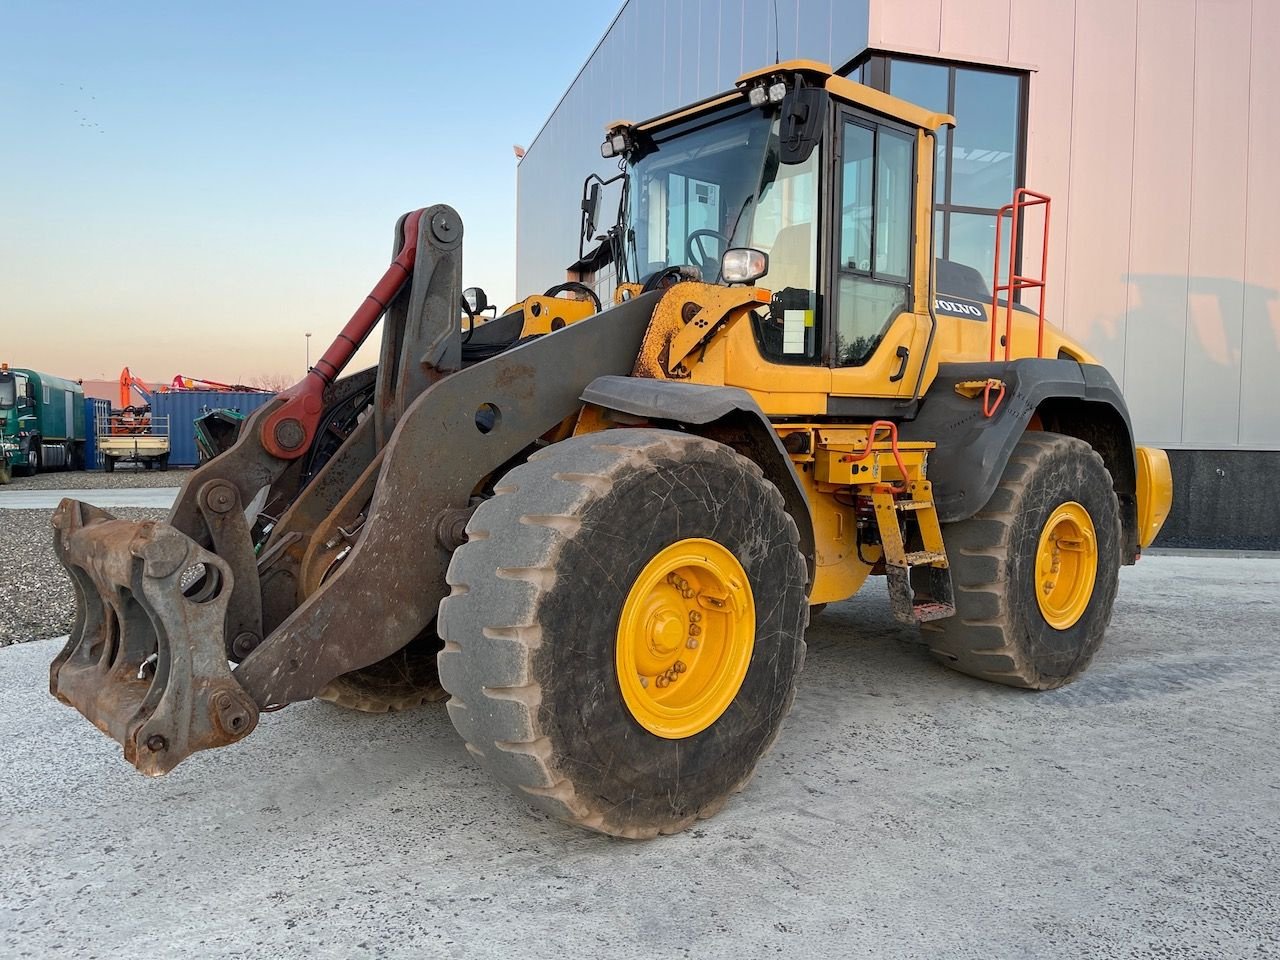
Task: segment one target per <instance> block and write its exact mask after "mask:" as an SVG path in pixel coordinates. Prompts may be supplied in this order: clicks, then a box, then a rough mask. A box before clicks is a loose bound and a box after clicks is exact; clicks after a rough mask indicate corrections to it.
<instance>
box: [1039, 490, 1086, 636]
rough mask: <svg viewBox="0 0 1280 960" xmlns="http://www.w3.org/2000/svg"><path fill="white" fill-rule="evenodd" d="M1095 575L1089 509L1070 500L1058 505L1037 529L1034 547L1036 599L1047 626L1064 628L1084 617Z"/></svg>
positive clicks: (1057, 628) (1058, 628)
mask: <svg viewBox="0 0 1280 960" xmlns="http://www.w3.org/2000/svg"><path fill="white" fill-rule="evenodd" d="M1097 577H1098V538H1097V536H1096V535H1095V534H1094V530H1093V520H1092V519H1090V517H1089V511H1088V510H1086V509H1085V508H1084V507H1082V506H1081V505H1080V504H1078V503H1076V502H1075V501H1074V500H1071V501H1068V502H1067V503H1064V504H1061V505H1060V506H1058V508H1057V509H1055V510H1054V511H1053V513H1051V514H1049V519H1048V520H1047V521H1045V525H1044V529H1043V530H1041V531H1040V545H1039V547H1038V549H1037V550H1036V600H1037V601H1039V603H1040V613H1041V614H1042V615H1043V616H1044V619H1045V621H1046V622H1047V623H1048V624H1049V626H1051V627H1053V628H1054V629H1056V630H1066V629H1067V628H1068V627H1071V626H1073V625H1074V624H1075V623H1076V621H1077V620H1079V619H1080V618H1081V617H1082V616H1084V612H1085V610H1086V609H1087V608H1088V606H1089V599H1090V598H1091V597H1092V596H1093V584H1094V581H1095V580H1096V579H1097Z"/></svg>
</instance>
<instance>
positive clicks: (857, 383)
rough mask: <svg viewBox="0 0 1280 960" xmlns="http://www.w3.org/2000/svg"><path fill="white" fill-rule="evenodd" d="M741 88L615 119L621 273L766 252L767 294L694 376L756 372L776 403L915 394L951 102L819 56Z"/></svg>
mask: <svg viewBox="0 0 1280 960" xmlns="http://www.w3.org/2000/svg"><path fill="white" fill-rule="evenodd" d="M739 88H740V89H739V92H738V93H736V94H730V95H728V96H726V97H723V98H719V99H718V100H715V101H712V102H711V103H709V104H706V105H703V106H702V107H701V108H698V109H695V110H690V111H684V112H682V113H677V114H673V115H671V116H669V117H667V118H659V119H658V120H655V121H652V122H651V123H648V124H641V125H638V126H627V125H616V126H615V127H614V128H612V130H611V132H610V137H609V138H608V139H606V142H605V152H606V153H607V152H608V151H609V149H610V146H611V141H613V140H614V139H618V140H619V142H621V143H624V144H625V149H624V151H623V153H624V161H625V170H626V173H627V183H626V187H625V190H624V197H623V202H622V207H621V212H622V217H621V223H620V226H621V228H622V229H621V230H619V231H618V232H619V234H620V235H621V236H622V237H623V243H622V244H621V249H622V251H623V258H622V262H620V263H619V264H618V265H617V269H618V274H619V276H620V277H622V278H624V279H634V280H635V281H637V282H638V283H640V284H643V283H646V282H648V283H652V282H653V280H654V279H655V278H661V277H662V275H663V272H664V271H674V270H676V269H678V268H687V267H693V268H695V270H696V274H697V275H698V276H700V277H701V279H702V280H703V282H707V283H721V284H732V283H734V282H735V281H737V280H738V279H739V278H738V277H736V276H735V275H734V274H733V273H732V272H729V273H728V274H726V272H725V271H724V270H723V269H722V266H721V264H722V260H723V257H724V254H725V253H726V252H727V251H728V250H731V249H741V248H749V249H753V250H757V251H760V252H761V253H763V254H765V255H766V256H767V270H766V271H765V273H764V274H763V275H762V276H760V277H758V278H755V279H752V280H751V282H752V283H753V284H755V285H756V286H758V287H760V288H762V289H764V290H768V291H769V292H770V294H771V298H770V303H769V306H768V308H767V309H754V310H753V311H752V315H751V321H750V323H749V324H738V325H736V328H735V329H733V330H730V331H729V332H728V335H727V336H726V337H725V338H724V339H723V342H717V343H716V344H713V345H711V347H710V348H709V349H708V351H707V352H706V353H705V354H704V355H703V356H702V357H701V361H700V362H699V364H698V365H697V367H696V368H694V369H693V371H692V375H691V379H693V380H694V381H695V382H703V383H716V384H724V385H729V386H737V387H742V388H744V389H747V390H749V391H750V392H751V393H752V394H753V396H755V397H756V399H757V400H758V401H759V403H760V405H761V407H762V408H763V409H764V410H765V412H766V413H770V414H787V413H797V412H804V413H808V414H813V413H815V412H817V413H821V412H826V411H827V408H828V398H829V397H835V398H837V400H836V404H835V406H836V407H839V405H840V402H839V398H841V397H886V398H898V397H901V396H903V395H904V394H911V393H912V391H914V390H917V389H918V388H919V386H920V381H921V379H922V378H921V375H920V374H921V370H920V367H921V363H922V361H923V359H924V354H925V352H926V351H925V345H926V343H927V342H928V341H929V335H930V332H931V330H932V324H933V320H932V318H931V317H930V304H931V294H930V278H929V267H930V260H929V257H927V256H920V257H917V256H916V251H917V250H922V251H927V250H930V249H932V240H931V236H930V231H931V229H932V218H931V197H932V193H933V166H932V164H933V156H934V152H935V151H934V149H933V146H932V140H933V137H934V135H935V131H936V130H937V128H938V127H939V126H940V125H942V124H944V123H948V122H950V119H951V118H950V117H946V116H942V115H938V114H932V113H927V112H926V111H923V110H921V109H920V108H917V107H914V106H912V105H911V104H908V103H905V102H904V101H899V100H896V99H894V98H892V97H888V96H886V95H884V94H881V93H879V92H877V91H874V90H871V89H869V88H866V87H863V86H861V85H859V84H855V83H853V82H851V81H848V80H845V79H843V78H839V77H832V76H831V75H830V71H829V70H828V69H827V68H825V67H821V66H820V65H817V64H804V63H801V64H790V65H783V66H782V67H779V68H772V69H769V70H765V71H761V72H759V73H756V74H752V75H748V76H747V77H744V78H743V79H742V80H741V81H740V82H739ZM619 133H621V137H620V138H619ZM685 273H686V275H687V274H688V271H687V270H686V271H685ZM738 328H740V329H738ZM831 412H837V411H836V410H832V411H831Z"/></svg>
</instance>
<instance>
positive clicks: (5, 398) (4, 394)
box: [0, 374, 18, 410]
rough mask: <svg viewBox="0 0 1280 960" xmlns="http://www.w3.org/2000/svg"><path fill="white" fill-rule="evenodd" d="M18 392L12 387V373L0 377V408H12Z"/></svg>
mask: <svg viewBox="0 0 1280 960" xmlns="http://www.w3.org/2000/svg"><path fill="white" fill-rule="evenodd" d="M17 396H18V392H17V390H16V389H15V387H14V383H13V375H12V374H9V375H8V376H2V377H0V410H12V409H13V404H14V401H15V400H16V399H17Z"/></svg>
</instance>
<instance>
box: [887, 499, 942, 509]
mask: <svg viewBox="0 0 1280 960" xmlns="http://www.w3.org/2000/svg"><path fill="white" fill-rule="evenodd" d="M893 505H894V506H895V507H897V508H898V509H899V510H932V509H933V501H932V500H895V501H894V502H893Z"/></svg>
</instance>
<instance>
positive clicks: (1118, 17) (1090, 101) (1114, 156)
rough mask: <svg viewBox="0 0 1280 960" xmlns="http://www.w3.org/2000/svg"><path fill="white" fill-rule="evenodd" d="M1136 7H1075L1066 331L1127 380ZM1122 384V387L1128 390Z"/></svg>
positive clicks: (1110, 0) (1105, 3)
mask: <svg viewBox="0 0 1280 960" xmlns="http://www.w3.org/2000/svg"><path fill="white" fill-rule="evenodd" d="M1136 32H1137V9H1136V5H1135V4H1132V3H1119V4H1118V3H1116V2H1114V0H1078V2H1077V3H1076V31H1075V49H1076V69H1075V76H1074V82H1073V87H1072V109H1071V128H1072V129H1071V171H1070V176H1071V181H1070V193H1069V195H1068V197H1067V203H1066V217H1067V224H1066V226H1067V240H1066V248H1067V249H1066V252H1067V263H1068V264H1069V267H1068V273H1067V276H1066V284H1067V288H1066V302H1065V304H1064V309H1063V325H1064V326H1065V328H1066V330H1067V332H1068V333H1070V334H1071V335H1072V336H1074V337H1076V338H1077V339H1079V340H1080V341H1082V342H1083V343H1084V345H1085V346H1086V347H1087V348H1088V349H1089V350H1090V351H1092V352H1093V353H1094V354H1095V355H1096V356H1097V357H1098V358H1099V359H1100V360H1101V361H1102V362H1103V363H1104V364H1105V365H1106V366H1107V368H1108V369H1109V370H1111V372H1112V374H1113V375H1114V376H1115V377H1116V378H1117V379H1118V380H1121V381H1123V373H1124V326H1125V313H1126V310H1127V307H1128V295H1129V290H1128V283H1127V278H1126V276H1125V275H1126V273H1127V264H1128V261H1129V223H1130V206H1131V201H1132V197H1133V194H1132V188H1133V122H1134V102H1133V89H1134V78H1135V45H1136ZM1123 385H1124V384H1123V382H1122V383H1121V386H1123Z"/></svg>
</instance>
